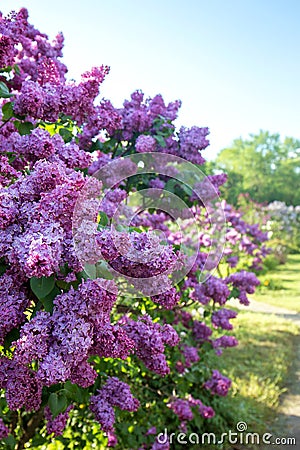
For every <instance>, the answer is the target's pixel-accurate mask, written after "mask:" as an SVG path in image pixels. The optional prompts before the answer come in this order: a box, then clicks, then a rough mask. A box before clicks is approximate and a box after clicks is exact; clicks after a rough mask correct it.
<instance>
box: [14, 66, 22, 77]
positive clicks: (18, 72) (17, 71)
mask: <svg viewBox="0 0 300 450" xmlns="http://www.w3.org/2000/svg"><path fill="white" fill-rule="evenodd" d="M13 68H14V71H15V72H16V74H17V75H21V71H20V67H19V66H18V64H14V66H13Z"/></svg>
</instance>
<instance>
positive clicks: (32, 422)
mask: <svg viewBox="0 0 300 450" xmlns="http://www.w3.org/2000/svg"><path fill="white" fill-rule="evenodd" d="M43 416H44V408H41V409H39V410H38V411H37V412H36V413H35V414H34V415H33V416H32V417H31V419H29V421H28V423H27V425H26V428H24V431H23V434H22V436H21V437H20V440H19V442H18V443H17V445H16V447H15V450H22V449H24V444H26V442H28V441H30V439H31V438H33V436H34V435H35V431H36V429H37V427H38V426H39V424H40V423H41V421H42V419H43Z"/></svg>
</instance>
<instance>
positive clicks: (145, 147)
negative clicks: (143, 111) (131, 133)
mask: <svg viewBox="0 0 300 450" xmlns="http://www.w3.org/2000/svg"><path fill="white" fill-rule="evenodd" d="M135 149H136V151H137V152H138V153H149V152H154V151H155V149H156V140H155V139H154V138H153V137H152V136H145V135H143V134H141V135H140V136H139V137H138V138H137V140H136V143H135Z"/></svg>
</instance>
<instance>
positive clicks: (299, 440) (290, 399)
mask: <svg viewBox="0 0 300 450" xmlns="http://www.w3.org/2000/svg"><path fill="white" fill-rule="evenodd" d="M230 304H231V305H232V306H234V307H236V308H238V309H241V310H245V311H252V312H259V313H263V314H274V316H276V317H281V318H284V319H287V320H291V321H293V322H294V323H296V324H297V325H298V326H299V328H300V313H298V312H296V311H291V310H288V309H284V308H279V307H277V306H272V305H268V304H266V303H261V302H257V301H255V300H251V303H250V305H249V306H243V305H240V304H239V302H238V301H235V300H232V301H231V302H230ZM295 349H296V352H295V358H294V361H293V364H292V367H291V370H290V375H289V378H288V381H287V384H286V388H287V391H286V392H285V393H284V394H283V395H282V398H281V405H280V409H279V417H278V419H277V421H276V423H275V424H274V425H275V428H276V434H277V435H278V437H293V438H295V439H296V445H283V444H282V445H273V446H271V445H268V446H265V447H262V446H261V447H260V448H261V449H262V450H268V449H270V448H272V447H273V448H275V449H277V450H284V449H285V450H296V449H297V450H298V449H300V334H299V335H298V336H297V338H296V342H295Z"/></svg>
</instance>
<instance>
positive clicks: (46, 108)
mask: <svg viewBox="0 0 300 450" xmlns="http://www.w3.org/2000/svg"><path fill="white" fill-rule="evenodd" d="M62 47H63V36H62V35H61V34H59V35H58V36H57V37H56V38H55V40H54V41H53V42H50V41H49V40H48V37H47V36H46V35H45V34H42V33H40V32H39V31H38V30H36V29H35V28H34V27H33V26H32V25H31V24H29V22H28V13H27V11H26V10H25V9H22V10H20V12H19V13H13V14H11V15H10V16H9V17H7V18H5V17H3V16H2V15H0V68H2V67H3V68H5V67H6V66H8V65H9V66H11V69H7V70H8V71H9V75H8V76H7V77H6V75H5V76H4V75H3V77H2V78H1V80H2V83H3V84H4V85H5V87H6V88H7V90H8V96H7V98H5V99H2V100H1V106H4V107H3V110H2V112H0V115H1V119H2V122H3V123H2V126H1V127H0V183H1V189H0V258H1V275H0V313H1V319H2V320H1V324H0V345H1V346H5V347H4V348H5V351H4V350H3V352H2V353H1V355H0V389H3V390H5V396H6V402H7V405H8V407H9V409H10V410H12V411H16V410H20V409H22V408H23V409H24V414H25V412H26V411H28V412H30V413H31V412H33V411H38V410H39V409H40V408H41V406H42V408H44V418H45V420H46V428H47V432H48V433H49V434H51V433H54V435H55V436H58V435H60V434H62V433H63V430H64V428H65V426H66V423H67V420H68V417H69V412H70V410H71V409H72V408H73V407H74V408H76V403H75V399H73V400H74V405H68V406H67V407H66V409H65V410H64V412H61V413H60V414H58V415H57V416H56V417H54V416H53V415H52V412H51V410H50V408H49V407H48V406H46V407H44V402H43V403H42V393H43V400H44V397H46V396H47V395H49V394H50V392H51V390H53V389H54V390H55V389H57V384H58V383H65V382H71V383H73V384H76V385H77V386H76V387H77V389H79V391H81V392H85V393H86V392H87V391H88V388H90V389H89V391H90V392H91V391H92V392H95V390H94V388H93V387H92V386H94V384H95V382H96V379H97V383H98V382H101V381H102V379H103V376H105V374H103V372H101V373H100V369H99V364H98V363H99V361H100V364H101V366H102V365H103V366H104V367H109V364H110V363H111V362H109V363H108V362H107V361H106V359H107V358H108V359H120V360H122V361H119V362H118V363H119V366H118V367H122V371H123V370H124V367H126V364H127V363H128V361H126V360H127V358H128V357H129V356H130V355H133V356H132V357H131V358H130V364H136V365H139V364H140V362H142V363H143V364H144V366H145V367H146V368H147V369H148V370H150V371H152V372H154V374H156V375H159V376H161V377H164V376H165V375H167V374H169V373H170V367H174V366H175V367H176V368H177V372H176V370H175V371H174V374H172V376H174V382H176V376H178V377H181V378H182V377H184V376H185V374H187V373H189V371H190V370H191V367H192V365H193V364H197V363H198V362H199V360H200V356H199V355H201V360H204V358H205V352H206V347H210V348H212V349H214V350H215V351H216V353H217V354H220V353H221V352H222V349H223V348H226V347H233V346H235V345H237V340H236V339H235V337H234V336H228V335H221V336H220V330H217V328H219V329H220V328H221V329H223V330H231V329H232V325H231V323H230V319H233V318H235V317H236V313H235V312H234V311H231V310H230V309H226V308H223V306H224V305H225V303H226V302H227V300H228V298H229V297H230V294H231V291H230V289H231V288H232V289H233V293H236V295H237V296H238V298H239V299H240V301H241V303H244V304H247V303H248V299H247V294H251V293H253V292H254V289H255V287H256V286H257V285H258V283H259V282H258V280H257V278H256V277H255V276H254V274H252V273H249V272H246V271H242V272H237V273H232V274H231V275H230V274H229V275H228V276H227V278H222V276H221V275H220V277H215V276H211V277H209V278H207V279H206V281H205V282H204V283H200V280H201V277H200V274H201V272H202V271H203V270H206V269H208V270H209V269H210V268H213V267H214V264H213V261H212V259H209V252H208V248H209V247H210V246H211V245H212V244H213V243H214V240H215V239H216V238H215V236H214V235H213V233H214V232H216V233H218V232H219V230H218V223H217V224H216V225H215V228H214V229H213V230H212V233H210V231H209V230H210V229H209V226H208V225H209V221H210V214H211V213H212V210H208V211H207V212H203V208H202V206H203V205H202V204H201V201H200V200H199V199H198V198H193V197H192V198H191V200H192V201H196V200H197V201H198V203H199V204H198V206H196V205H195V204H194V206H193V210H192V212H193V213H195V214H194V215H195V217H196V221H197V222H198V223H199V224H201V225H203V228H202V232H201V234H200V236H199V245H200V251H199V252H198V254H197V257H196V260H195V262H194V263H193V267H192V269H191V271H190V273H189V274H188V275H187V276H186V277H185V279H184V280H183V282H182V283H179V284H178V286H176V287H174V286H172V284H171V276H170V275H171V274H172V272H173V271H176V270H177V269H178V268H180V267H181V265H182V261H183V255H182V254H181V253H180V252H179V251H178V250H174V247H175V248H176V247H177V246H178V244H181V237H180V236H179V235H180V233H178V232H174V227H173V224H174V219H173V218H172V217H171V215H169V214H167V213H165V212H163V211H162V210H157V211H155V212H154V213H152V211H151V212H150V210H149V211H146V212H143V213H141V214H138V215H136V216H135V217H134V218H133V220H132V223H131V224H130V225H131V226H132V227H140V228H141V230H139V231H141V232H138V231H137V230H133V231H131V232H130V233H128V232H125V231H116V230H112V229H110V228H109V227H106V228H103V227H102V224H100V225H99V226H98V224H97V216H98V213H99V211H102V212H104V213H105V214H106V215H107V216H108V218H109V219H111V218H113V217H114V216H115V215H117V214H116V212H117V210H118V208H119V207H120V206H121V205H122V210H121V212H122V213H124V215H125V216H126V214H127V213H128V211H129V210H128V209H126V208H127V206H126V204H125V201H126V199H127V196H128V195H130V189H131V190H132V188H128V184H126V183H125V182H120V179H121V178H122V177H120V175H122V174H123V172H124V173H130V174H131V175H132V174H135V173H136V172H137V170H138V168H137V166H136V164H135V163H133V162H132V161H130V160H128V159H127V160H126V158H124V161H123V159H122V158H120V155H123V154H130V153H134V152H137V153H145V152H164V153H168V154H169V155H177V156H179V157H181V158H184V159H186V160H188V161H191V162H192V163H194V164H198V165H201V164H203V163H204V159H203V157H202V151H203V150H204V149H205V148H206V147H207V146H208V140H207V136H208V134H209V130H208V128H198V127H192V128H190V129H187V128H185V127H182V128H181V129H180V130H179V132H178V133H176V131H175V125H174V124H173V121H174V120H175V119H176V117H177V112H178V109H179V107H180V102H179V101H175V102H173V103H169V104H168V105H166V104H165V103H164V101H163V99H162V97H161V96H160V95H157V96H155V97H154V98H152V99H147V100H144V95H143V93H142V92H140V91H136V92H134V93H133V94H132V96H131V99H130V100H129V101H125V102H124V105H123V108H121V109H115V108H114V107H113V105H112V104H111V102H110V101H109V100H104V99H102V100H100V103H99V104H98V105H97V104H96V102H95V99H96V98H97V97H98V95H99V86H100V85H101V83H102V82H103V80H104V78H105V76H106V75H107V74H108V71H109V69H108V67H106V66H101V67H98V68H93V69H92V70H91V71H89V72H86V73H85V74H83V76H82V79H81V81H80V82H79V83H75V82H66V80H65V74H66V70H67V69H66V67H65V66H64V65H63V64H62V63H61V61H60V58H61V56H62ZM15 65H17V66H15ZM9 96H11V97H12V98H11V100H10V99H9ZM7 111H8V112H9V114H10V113H11V114H12V117H11V118H9V119H6V114H7ZM11 119H13V120H11ZM15 119H16V120H15ZM63 137H64V139H65V140H64V139H63ZM94 149H96V150H95V152H94V153H92V152H93V150H94ZM99 149H101V150H102V151H100V150H99ZM118 158H119V160H121V161H122V167H121V169H118V170H117V169H116V168H115V166H114V164H113V160H114V159H118ZM109 162H112V164H109V165H107V163H109ZM99 169H102V171H103V174H102V175H103V177H101V178H102V180H103V186H105V180H108V182H109V183H110V186H114V188H113V189H112V190H107V191H105V190H104V191H103V193H104V194H105V196H104V199H103V201H102V203H101V204H100V200H98V198H99V196H100V193H102V184H101V183H100V182H99V181H98V179H97V178H96V177H91V176H90V175H93V174H95V172H96V171H98V170H99ZM159 169H160V168H159V166H158V165H157V167H156V166H155V170H157V173H156V174H155V175H150V176H149V180H148V182H147V181H145V182H144V181H143V183H145V184H146V183H148V186H149V187H150V188H153V195H154V196H155V195H156V193H155V192H154V189H157V190H161V189H164V188H165V187H166V183H167V182H168V180H169V177H172V176H176V174H177V169H176V168H173V169H172V168H171V169H170V173H169V172H168V176H167V175H166V174H165V175H163V176H161V175H160V172H159ZM225 180H226V175H225V174H220V175H214V176H211V177H209V178H208V182H206V181H204V182H203V183H201V184H199V186H198V187H199V189H201V190H202V192H206V190H207V192H208V194H207V198H208V199H210V200H213V199H214V197H215V194H217V193H218V187H219V186H220V185H222V184H223V183H224V182H225ZM211 184H212V185H213V186H215V188H214V189H213V190H212V191H211ZM107 185H108V184H107ZM87 187H89V188H90V189H87ZM134 189H135V188H134ZM136 189H137V188H136ZM99 191H100V192H99ZM211 192H212V194H213V195H210V194H211ZM78 204H80V205H81V209H80V208H79V209H80V211H78V208H77V206H76V205H78ZM124 204H125V205H124ZM222 207H223V209H224V211H225V216H226V219H227V223H228V229H227V233H226V248H225V257H226V259H227V263H228V265H229V266H230V267H231V268H234V267H235V266H236V265H237V264H238V263H239V257H240V255H241V254H246V255H248V256H249V257H250V256H251V258H252V262H253V265H254V266H259V264H260V263H261V261H262V258H263V257H264V256H265V254H266V253H267V251H266V249H264V248H263V246H262V245H261V244H262V243H263V242H265V240H266V234H264V233H262V232H261V230H260V228H259V227H258V226H257V225H249V224H247V223H246V222H245V221H244V220H243V218H242V214H241V213H239V212H237V211H235V210H234V209H233V208H232V207H231V206H230V205H227V204H226V203H225V202H223V204H222ZM209 208H211V209H212V208H213V206H212V205H209ZM174 211H175V209H174ZM185 213H186V211H185V212H184V213H182V214H183V215H184V214H185ZM170 214H171V213H170ZM90 217H92V220H88V218H90ZM126 217H127V216H126ZM114 218H115V217H114ZM94 225H95V226H94ZM97 227H98V228H97ZM157 229H158V230H161V231H162V232H163V233H164V239H165V241H166V242H161V240H160V238H159V237H158V236H157V234H156V233H155V232H153V230H157ZM188 239H189V237H187V240H188ZM186 242H187V241H186ZM165 244H167V245H165ZM173 246H174V247H173ZM99 259H101V260H103V259H104V260H106V261H107V262H108V263H109V264H110V266H111V268H112V269H113V270H114V271H116V272H118V273H119V274H123V275H124V276H127V277H131V278H132V279H133V280H134V281H133V282H132V283H133V285H134V287H135V288H136V289H137V290H142V291H143V293H144V296H147V297H149V298H150V299H151V300H152V302H153V303H152V304H151V307H150V308H151V310H152V311H153V312H154V317H155V319H153V318H152V317H151V316H150V315H148V314H143V315H140V316H139V314H140V311H143V309H139V312H138V313H136V311H135V310H134V308H135V305H131V304H129V299H128V298H122V301H123V300H124V301H125V303H126V305H123V304H121V305H120V304H119V302H118V300H119V299H118V296H120V297H122V296H123V297H126V296H125V295H124V293H123V292H122V290H121V291H120V292H118V291H117V287H116V285H115V283H114V282H113V281H110V280H106V279H104V278H96V279H93V280H92V279H88V280H87V279H86V277H87V273H86V272H84V263H86V262H87V263H88V264H92V265H94V264H96V263H97V262H98V261H99ZM2 268H3V270H2ZM229 273H230V272H229ZM103 276H104V275H103ZM147 279H149V282H148V283H147ZM145 280H146V281H145ZM44 283H45V284H46V285H47V284H49V286H50V288H49V291H50V292H49V291H47V292H44V293H43V292H42V293H41V292H39V289H41V290H42V288H41V287H40V288H34V286H42V287H43V285H44ZM158 285H163V286H164V287H165V291H164V292H161V291H159V292H161V293H159V294H156V293H154V292H158V291H154V290H153V289H152V288H157V286H158ZM145 287H146V288H147V290H145ZM121 289H122V288H121ZM42 291H43V290H42ZM141 302H144V300H141ZM193 302H195V303H194V305H195V307H196V308H197V307H198V311H197V312H196V317H197V318H198V319H199V317H203V318H200V319H199V320H196V319H195V318H194V315H192V314H191V312H190V311H189V310H188V309H187V307H188V306H189V305H191V304H192V303H193ZM149 304H150V303H149V302H147V303H146V302H145V305H147V306H149ZM199 305H200V308H199ZM124 306H125V308H127V310H128V311H129V313H128V315H125V316H122V314H123V311H124V310H122V308H123V307H124ZM142 306H144V305H142ZM139 307H140V305H138V308H139ZM168 310H171V311H168ZM203 310H204V312H203ZM143 312H144V311H143ZM131 314H132V315H131ZM193 314H194V312H193ZM201 314H203V316H201ZM172 318H174V320H173V319H172ZM170 323H172V326H171V325H170ZM173 326H174V327H173ZM176 330H178V332H181V334H180V337H179V334H178V333H177V331H176ZM221 331H222V330H221ZM222 332H223V331H222ZM18 333H19V334H18ZM12 335H14V338H12V337H11V336H12ZM18 336H19V337H18ZM13 339H15V340H13ZM205 343H209V344H210V345H203V344H205ZM179 344H180V345H179ZM178 345H179V347H178V349H174V350H170V351H168V352H166V346H170V347H176V346H178ZM174 355H175V356H174ZM169 358H170V364H169ZM178 359H180V361H178ZM106 364H107V366H106ZM113 367H114V369H109V370H111V374H113V371H114V370H115V371H116V370H117V369H115V368H116V367H117V364H115V366H113ZM104 370H106V369H104ZM101 371H102V369H101ZM142 372H144V371H142V370H140V369H138V373H142ZM99 375H101V379H100V377H99ZM156 375H155V377H154V378H155V383H157V386H159V377H157V376H156ZM146 378H147V379H148V378H149V377H148V375H147V376H146V377H145V379H146ZM145 379H144V377H143V376H141V377H140V378H139V380H138V381H139V383H138V384H137V385H139V386H142V387H144V386H147V387H148V385H147V384H146V383H147V382H146V381H145ZM199 386H200V388H199ZM199 386H197V388H196V387H195V386H193V388H195V389H200V390H201V389H202V390H203V388H206V389H208V390H209V391H210V392H211V394H213V395H214V394H218V395H221V396H223V395H226V394H227V392H228V390H229V388H230V380H229V379H228V378H226V377H224V376H223V375H221V374H220V373H219V372H218V371H216V370H214V371H213V372H212V378H211V379H210V380H208V381H206V382H205V383H204V384H203V380H202V381H201V382H200V383H199ZM82 388H83V389H84V390H82ZM157 391H158V388H157ZM162 391H163V390H162ZM158 392H159V391H158ZM183 394H184V395H182V396H183V397H184V398H180V394H179V395H178V397H177V398H172V400H171V401H170V403H169V407H170V409H171V411H173V412H174V413H175V414H176V415H177V416H178V418H179V420H180V422H181V429H182V430H184V429H185V428H184V427H185V426H186V422H187V421H191V420H192V419H193V408H197V409H198V411H199V413H200V414H201V415H202V417H204V418H207V419H208V418H211V417H213V416H214V414H215V412H214V410H213V409H212V408H211V407H210V406H206V405H204V404H203V403H202V402H201V401H200V400H197V399H194V398H193V397H191V396H189V397H187V393H183ZM162 395H164V394H162ZM200 395H201V394H199V396H200ZM168 397H169V394H168ZM169 398H170V397H169ZM165 399H166V397H165V398H164V400H165ZM141 400H142V399H141ZM68 401H69V399H68ZM69 403H70V402H69ZM116 407H117V408H120V409H121V410H126V411H129V412H133V411H136V410H137V409H138V407H139V400H137V399H136V398H134V397H133V395H132V394H131V391H130V387H129V385H128V384H126V383H124V382H122V381H120V380H119V378H117V377H115V376H110V377H108V379H107V382H106V383H105V384H104V385H102V387H101V388H100V389H99V390H98V391H97V392H96V393H95V394H94V395H92V396H91V399H90V410H91V411H92V413H93V414H94V416H95V419H96V420H97V421H98V422H99V423H100V424H101V428H102V430H103V431H104V432H105V433H106V434H107V436H108V446H115V445H117V435H116V432H115V430H114V424H115V409H114V408H116ZM154 407H155V406H154V405H153V408H154ZM9 414H10V413H9ZM170 414H171V413H170ZM8 420H9V419H8ZM5 421H6V419H5ZM24 423H25V421H24ZM149 425H150V423H148V427H149ZM150 430H151V429H150ZM150 430H148V433H146V434H148V435H150V434H151V433H153V432H154V431H153V430H152V431H151V432H150ZM154 433H155V432H154ZM7 435H8V427H6V425H5V424H4V422H3V421H2V420H0V439H1V438H5V437H6V436H7ZM145 445H146V444H145ZM144 448H147V447H145V446H144ZM152 448H153V449H164V448H169V444H166V445H164V444H160V443H159V442H158V441H157V440H156V442H155V443H154V444H153V446H152Z"/></svg>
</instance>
